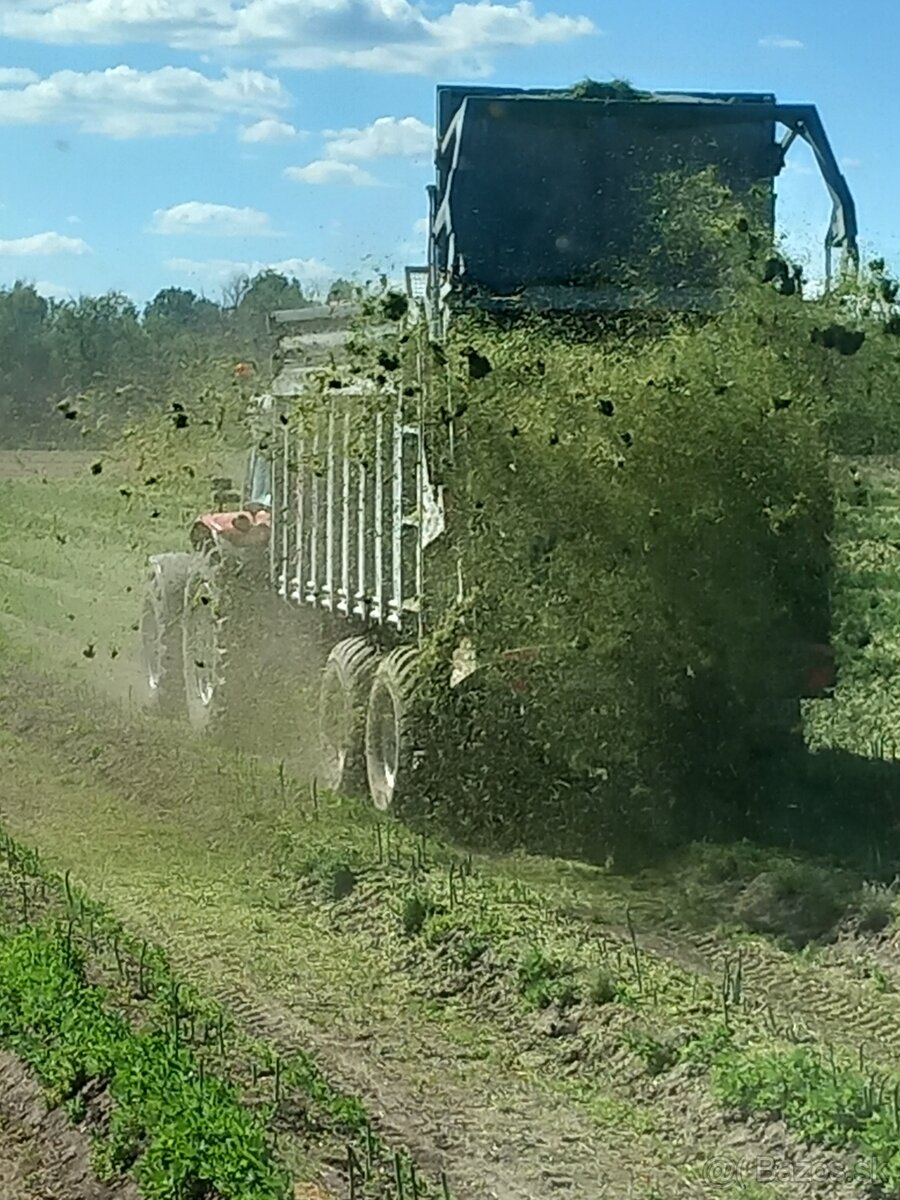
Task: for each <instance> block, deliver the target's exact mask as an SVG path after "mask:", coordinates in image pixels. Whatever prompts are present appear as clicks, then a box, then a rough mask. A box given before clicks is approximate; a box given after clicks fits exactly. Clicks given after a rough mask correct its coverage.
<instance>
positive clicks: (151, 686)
mask: <svg viewBox="0 0 900 1200" xmlns="http://www.w3.org/2000/svg"><path fill="white" fill-rule="evenodd" d="M195 563H196V558H195V556H194V555H193V554H189V553H175V554H154V555H153V556H152V557H151V559H150V573H149V575H148V578H147V582H146V585H145V588H144V599H143V606H142V609H141V621H140V640H141V680H142V686H141V695H142V699H143V702H144V705H145V706H146V707H147V708H148V709H150V710H151V711H152V712H155V713H158V714H159V715H161V716H182V715H183V714H184V709H185V691H184V668H183V659H182V632H181V621H182V616H183V613H184V592H185V587H186V585H187V580H188V576H189V575H190V573H191V571H192V569H193V567H194V566H195Z"/></svg>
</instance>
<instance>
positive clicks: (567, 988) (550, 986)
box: [517, 946, 578, 1009]
mask: <svg viewBox="0 0 900 1200" xmlns="http://www.w3.org/2000/svg"><path fill="white" fill-rule="evenodd" d="M517 982H518V989H519V994H520V995H521V997H522V999H523V1001H524V1002H525V1004H526V1005H527V1006H528V1007H529V1008H539V1009H541V1008H549V1007H550V1005H551V1004H556V1005H558V1006H559V1007H560V1008H566V1007H568V1006H569V1005H571V1004H574V1003H575V1002H576V1001H577V1000H578V990H577V988H576V986H575V982H574V979H573V968H572V966H571V964H569V963H566V962H563V961H562V960H560V959H556V958H552V957H550V956H549V955H547V954H545V953H544V951H543V950H542V949H541V948H540V947H539V946H530V947H529V948H528V950H527V951H526V952H525V954H524V955H523V956H522V959H521V960H520V962H519V966H518V972H517Z"/></svg>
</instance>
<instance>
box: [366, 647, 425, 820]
mask: <svg viewBox="0 0 900 1200" xmlns="http://www.w3.org/2000/svg"><path fill="white" fill-rule="evenodd" d="M416 659H417V654H416V651H415V650H413V649H411V648H409V647H402V648H400V649H397V650H392V651H391V652H390V654H388V655H386V656H385V657H384V658H383V659H382V660H381V662H380V663H379V665H378V668H377V670H376V671H375V675H374V677H373V679H372V686H371V688H370V689H369V701H368V705H367V708H366V775H367V777H368V781H369V794H370V795H371V797H372V802H373V803H374V805H375V807H376V808H378V809H380V810H381V811H382V812H386V811H387V810H388V809H390V808H393V807H395V806H396V805H397V804H398V803H399V802H400V801H401V800H402V799H403V798H405V797H407V796H408V795H410V794H411V792H412V790H413V776H414V773H415V770H416V766H417V765H418V761H419V757H420V756H419V755H418V753H417V749H416V746H415V744H414V735H413V729H412V719H411V718H412V708H413V700H414V696H415V685H416Z"/></svg>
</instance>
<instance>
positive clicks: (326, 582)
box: [320, 404, 336, 609]
mask: <svg viewBox="0 0 900 1200" xmlns="http://www.w3.org/2000/svg"><path fill="white" fill-rule="evenodd" d="M334 426H335V421H334V405H333V404H329V406H328V418H327V423H326V429H327V433H326V450H325V561H324V563H323V568H324V570H323V575H324V579H323V584H322V590H321V597H320V603H321V605H322V607H323V608H329V609H334V604H335V594H334V566H335V563H334V556H335V543H336V539H335V536H334V535H335V528H334V525H335V503H334V477H335V457H336V456H335V445H334Z"/></svg>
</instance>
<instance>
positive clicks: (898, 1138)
mask: <svg viewBox="0 0 900 1200" xmlns="http://www.w3.org/2000/svg"><path fill="white" fill-rule="evenodd" d="M713 1080H714V1084H715V1088H716V1091H717V1093H718V1095H719V1098H720V1099H721V1100H722V1101H723V1102H724V1103H725V1104H727V1105H729V1106H731V1107H733V1108H736V1109H738V1110H739V1111H740V1112H742V1113H744V1114H749V1113H762V1114H764V1115H765V1116H767V1117H770V1118H773V1119H783V1120H784V1121H786V1122H787V1124H788V1125H789V1126H790V1128H791V1129H792V1130H794V1131H795V1132H796V1133H798V1134H800V1136H801V1137H804V1138H807V1139H808V1140H809V1141H811V1142H816V1143H818V1144H820V1145H823V1146H828V1147H830V1148H832V1149H835V1150H849V1151H852V1152H854V1153H856V1154H857V1155H858V1156H859V1164H858V1166H859V1173H860V1175H861V1176H862V1177H863V1178H864V1179H866V1180H868V1181H869V1182H870V1183H873V1184H875V1185H877V1187H878V1188H880V1189H882V1190H883V1192H884V1193H885V1194H887V1195H891V1196H895V1195H897V1194H898V1191H900V1075H897V1074H895V1073H891V1074H888V1073H884V1072H881V1071H866V1070H865V1064H864V1062H863V1058H862V1055H860V1062H859V1065H858V1067H855V1068H854V1067H852V1066H849V1065H847V1064H846V1063H841V1064H839V1063H838V1062H836V1061H835V1058H834V1055H833V1054H832V1055H823V1053H822V1052H821V1051H820V1050H818V1049H814V1048H812V1047H809V1046H800V1047H797V1048H795V1049H792V1050H786V1051H781V1052H773V1053H761V1054H755V1055H754V1054H741V1053H738V1052H731V1053H726V1054H724V1055H723V1056H722V1057H721V1058H720V1060H719V1061H718V1062H717V1063H716V1064H715V1067H714V1070H713Z"/></svg>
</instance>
